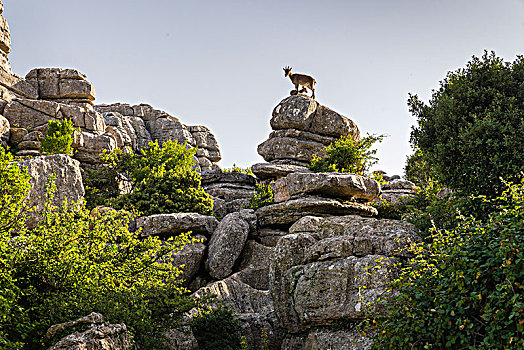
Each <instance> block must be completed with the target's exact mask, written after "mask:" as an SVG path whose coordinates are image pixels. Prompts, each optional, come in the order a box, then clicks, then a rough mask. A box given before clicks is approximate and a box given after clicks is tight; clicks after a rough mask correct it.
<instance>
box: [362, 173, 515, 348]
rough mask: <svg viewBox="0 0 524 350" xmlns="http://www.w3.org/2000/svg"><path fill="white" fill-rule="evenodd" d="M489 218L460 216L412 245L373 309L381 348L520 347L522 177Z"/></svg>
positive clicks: (492, 202) (497, 204)
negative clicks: (453, 224) (408, 256)
mask: <svg viewBox="0 0 524 350" xmlns="http://www.w3.org/2000/svg"><path fill="white" fill-rule="evenodd" d="M489 202H491V204H490V205H491V206H496V208H497V210H496V211H495V212H493V213H492V214H491V216H490V217H489V218H488V219H486V220H475V219H473V218H467V219H466V218H462V220H461V221H460V222H459V223H458V224H457V225H456V227H455V228H454V229H450V230H434V232H433V234H432V235H431V236H430V237H429V238H428V239H427V240H426V241H425V242H422V243H418V244H414V245H413V246H412V247H411V251H412V252H413V254H414V258H413V259H411V260H410V261H409V262H408V263H406V264H403V265H401V266H399V268H400V267H402V270H400V271H399V273H400V277H399V278H398V279H397V280H395V282H394V283H393V285H392V287H393V289H394V290H395V292H394V293H391V294H389V296H388V297H386V298H384V299H383V301H382V302H381V303H382V311H381V313H377V314H375V318H374V320H373V322H372V324H373V325H374V328H375V329H374V331H375V332H374V334H375V345H374V347H375V348H376V349H406V348H410V349H522V348H523V346H524V269H523V268H522V266H523V264H524V237H523V234H524V179H523V180H522V181H521V183H520V184H515V185H512V186H511V187H509V188H508V189H507V190H506V191H505V192H504V193H503V195H502V196H501V197H499V198H497V200H496V201H495V200H490V201H489Z"/></svg>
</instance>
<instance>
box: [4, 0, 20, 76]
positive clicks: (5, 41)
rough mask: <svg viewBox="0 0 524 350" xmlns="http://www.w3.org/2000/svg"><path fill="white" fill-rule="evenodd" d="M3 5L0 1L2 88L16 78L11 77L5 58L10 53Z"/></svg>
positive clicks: (8, 32) (7, 26)
mask: <svg viewBox="0 0 524 350" xmlns="http://www.w3.org/2000/svg"><path fill="white" fill-rule="evenodd" d="M3 12H4V5H3V4H2V2H1V1H0V83H3V84H0V85H2V86H11V85H12V84H14V83H15V82H16V81H17V80H18V78H17V77H16V76H15V75H13V71H12V70H11V65H10V64H9V60H8V58H7V56H8V55H9V52H11V32H10V31H9V25H8V24H7V20H6V19H5V17H4V16H3Z"/></svg>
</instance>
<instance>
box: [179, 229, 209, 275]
mask: <svg viewBox="0 0 524 350" xmlns="http://www.w3.org/2000/svg"><path fill="white" fill-rule="evenodd" d="M193 238H196V239H198V240H200V242H194V243H190V244H186V245H185V246H184V248H182V250H180V251H178V252H176V253H175V254H173V264H174V265H175V266H177V267H180V268H181V269H182V274H181V275H180V276H179V277H180V279H181V280H184V282H185V283H186V284H189V282H190V281H191V280H192V279H193V277H195V276H196V275H197V273H198V271H199V270H200V266H201V265H202V262H203V260H204V256H205V252H206V244H205V243H206V241H207V238H206V237H205V236H203V235H194V236H193Z"/></svg>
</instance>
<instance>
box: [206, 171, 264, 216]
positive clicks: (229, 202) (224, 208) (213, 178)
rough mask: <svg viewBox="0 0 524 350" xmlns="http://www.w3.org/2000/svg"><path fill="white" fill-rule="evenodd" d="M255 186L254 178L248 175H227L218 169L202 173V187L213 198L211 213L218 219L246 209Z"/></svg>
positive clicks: (231, 173)
mask: <svg viewBox="0 0 524 350" xmlns="http://www.w3.org/2000/svg"><path fill="white" fill-rule="evenodd" d="M255 185H256V178H255V177H254V176H252V175H249V174H242V173H238V172H229V173H227V172H222V171H221V170H220V169H215V170H210V171H203V172H202V186H203V187H204V190H205V191H206V192H207V193H208V194H210V195H211V196H213V205H214V208H213V212H214V214H215V215H216V216H217V217H219V218H223V217H224V216H226V214H229V213H232V212H235V211H239V210H241V209H243V208H248V207H249V198H251V197H252V196H253V193H254V192H255Z"/></svg>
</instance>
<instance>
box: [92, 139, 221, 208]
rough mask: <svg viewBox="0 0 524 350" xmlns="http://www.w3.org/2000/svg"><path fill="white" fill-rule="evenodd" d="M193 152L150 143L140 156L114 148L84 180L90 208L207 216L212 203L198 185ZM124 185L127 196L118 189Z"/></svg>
mask: <svg viewBox="0 0 524 350" xmlns="http://www.w3.org/2000/svg"><path fill="white" fill-rule="evenodd" d="M195 152H196V151H195V149H188V148H187V147H186V144H178V143H177V142H173V141H170V140H168V141H166V142H164V143H163V144H162V146H160V145H159V144H158V141H156V140H155V141H151V142H150V143H149V145H148V147H145V148H143V149H142V150H141V151H140V154H133V153H130V152H125V151H123V150H120V149H117V150H115V151H113V152H112V153H105V154H102V155H101V159H102V160H103V161H104V166H102V167H101V168H100V169H98V170H96V171H91V173H90V174H89V175H88V176H87V178H86V185H87V186H86V187H87V191H86V192H87V198H88V202H89V203H90V206H92V207H94V206H96V205H108V206H112V207H115V208H119V209H120V208H125V209H133V210H137V211H138V212H140V213H141V214H142V215H152V214H161V213H176V212H197V213H200V214H205V215H211V214H212V211H213V200H212V199H211V197H210V196H209V195H208V194H207V193H205V192H204V190H203V188H202V186H201V176H200V174H199V173H198V172H197V171H196V169H195V168H194V167H195V161H194V158H193V157H194V155H195ZM123 185H124V187H125V186H126V185H127V186H128V187H129V188H128V191H127V193H123V194H122V193H121V192H122V186H123Z"/></svg>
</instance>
